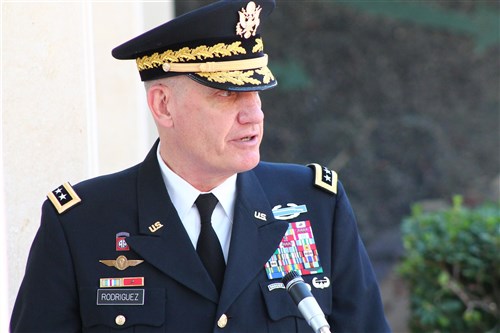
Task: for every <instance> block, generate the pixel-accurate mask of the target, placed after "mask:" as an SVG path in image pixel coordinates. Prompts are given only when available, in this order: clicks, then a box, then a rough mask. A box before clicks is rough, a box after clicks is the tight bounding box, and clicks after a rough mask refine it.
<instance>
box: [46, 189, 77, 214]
mask: <svg viewBox="0 0 500 333" xmlns="http://www.w3.org/2000/svg"><path fill="white" fill-rule="evenodd" d="M47 198H49V200H50V201H51V202H52V204H53V205H54V207H55V208H56V209H57V212H58V213H59V214H62V213H64V212H65V211H66V210H68V209H70V208H71V207H73V206H74V205H76V204H77V203H79V202H81V201H82V199H80V197H79V196H78V195H77V194H76V192H75V190H73V188H72V187H71V185H70V183H64V184H62V185H61V186H59V187H58V188H56V189H55V190H53V191H52V192H50V193H49V194H47Z"/></svg>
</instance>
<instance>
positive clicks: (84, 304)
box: [80, 288, 165, 332]
mask: <svg viewBox="0 0 500 333" xmlns="http://www.w3.org/2000/svg"><path fill="white" fill-rule="evenodd" d="M128 290H130V292H128V293H125V294H124V289H121V288H119V289H118V288H117V289H100V291H101V292H98V289H97V288H82V289H80V311H81V316H82V326H83V328H84V332H113V331H115V330H117V331H118V330H119V331H120V332H155V331H156V329H155V327H156V328H161V327H162V326H163V325H164V323H165V289H161V288H156V289H128ZM102 291H105V292H106V293H107V294H106V295H105V296H103V295H102ZM141 291H143V292H141ZM113 293H116V295H114V294H113Z"/></svg>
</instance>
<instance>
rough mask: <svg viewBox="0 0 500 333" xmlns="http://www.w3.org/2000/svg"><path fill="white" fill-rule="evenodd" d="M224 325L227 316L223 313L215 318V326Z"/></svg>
mask: <svg viewBox="0 0 500 333" xmlns="http://www.w3.org/2000/svg"><path fill="white" fill-rule="evenodd" d="M226 325H227V316H226V315H225V314H223V315H222V316H220V318H219V320H217V326H219V328H224V327H226Z"/></svg>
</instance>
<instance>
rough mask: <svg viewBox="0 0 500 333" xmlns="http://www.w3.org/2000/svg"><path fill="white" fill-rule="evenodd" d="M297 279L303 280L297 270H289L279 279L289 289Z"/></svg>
mask: <svg viewBox="0 0 500 333" xmlns="http://www.w3.org/2000/svg"><path fill="white" fill-rule="evenodd" d="M294 280H295V281H294ZM298 281H304V279H303V278H302V277H301V276H300V274H299V272H297V271H290V272H288V273H287V274H286V275H285V276H284V277H283V278H282V279H281V282H283V284H284V285H285V287H286V289H289V288H290V287H292V286H293V285H294V284H295V283H296V282H298ZM292 282H293V283H292Z"/></svg>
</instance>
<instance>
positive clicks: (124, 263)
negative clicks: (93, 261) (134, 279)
mask: <svg viewBox="0 0 500 333" xmlns="http://www.w3.org/2000/svg"><path fill="white" fill-rule="evenodd" d="M143 261H144V260H135V259H133V260H128V259H127V257H125V256H118V258H116V260H99V262H100V263H101V264H104V265H106V266H109V267H115V268H116V269H118V270H120V271H123V270H125V269H127V268H129V267H133V266H137V265H139V264H140V263H142V262H143Z"/></svg>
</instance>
